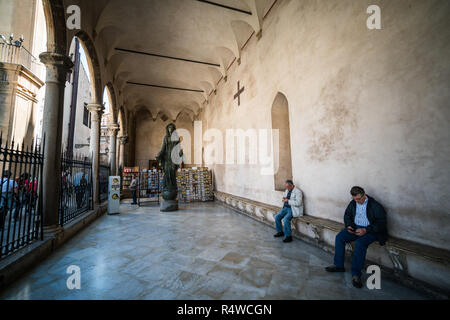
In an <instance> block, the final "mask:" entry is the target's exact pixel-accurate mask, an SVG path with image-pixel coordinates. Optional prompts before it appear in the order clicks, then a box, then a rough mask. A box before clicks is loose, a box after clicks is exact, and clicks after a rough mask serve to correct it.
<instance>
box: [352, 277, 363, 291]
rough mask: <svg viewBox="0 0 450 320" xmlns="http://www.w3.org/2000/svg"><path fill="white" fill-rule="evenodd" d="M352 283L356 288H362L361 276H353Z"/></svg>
mask: <svg viewBox="0 0 450 320" xmlns="http://www.w3.org/2000/svg"><path fill="white" fill-rule="evenodd" d="M352 284H353V286H354V287H355V288H358V289H361V288H362V287H363V284H362V281H361V277H357V276H353V277H352Z"/></svg>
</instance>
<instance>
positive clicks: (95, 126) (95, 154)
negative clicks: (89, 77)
mask: <svg viewBox="0 0 450 320" xmlns="http://www.w3.org/2000/svg"><path fill="white" fill-rule="evenodd" d="M87 107H88V109H89V111H90V113H91V138H90V153H91V155H92V177H93V180H94V181H93V189H94V195H93V197H94V204H95V205H97V204H99V190H100V189H99V182H98V177H99V162H100V124H101V119H102V114H103V110H104V107H103V106H102V105H101V104H99V103H91V104H88V106H87Z"/></svg>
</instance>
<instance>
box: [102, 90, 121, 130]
mask: <svg viewBox="0 0 450 320" xmlns="http://www.w3.org/2000/svg"><path fill="white" fill-rule="evenodd" d="M105 89H107V90H106V92H107V93H108V97H109V101H110V103H111V110H110V113H111V115H112V117H111V118H110V121H112V122H113V123H117V117H118V110H117V103H116V102H117V100H116V92H115V90H114V86H113V84H112V83H111V82H108V83H107V84H106V86H105ZM104 98H105V97H103V99H102V101H103V100H104Z"/></svg>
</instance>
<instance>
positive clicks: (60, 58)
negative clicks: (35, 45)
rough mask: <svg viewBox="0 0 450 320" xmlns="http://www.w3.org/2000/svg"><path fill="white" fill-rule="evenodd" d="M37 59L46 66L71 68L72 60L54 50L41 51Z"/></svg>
mask: <svg viewBox="0 0 450 320" xmlns="http://www.w3.org/2000/svg"><path fill="white" fill-rule="evenodd" d="M39 60H41V62H42V63H43V64H45V65H46V66H60V67H64V68H66V69H67V70H70V69H72V67H73V62H72V60H70V58H69V57H68V56H66V55H63V54H60V53H55V52H42V53H41V54H40V55H39Z"/></svg>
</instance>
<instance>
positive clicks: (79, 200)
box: [59, 153, 93, 226]
mask: <svg viewBox="0 0 450 320" xmlns="http://www.w3.org/2000/svg"><path fill="white" fill-rule="evenodd" d="M92 195H93V189H92V161H91V160H90V159H89V158H87V157H80V156H77V157H72V156H68V155H67V154H66V153H63V155H62V157H61V200H60V206H59V223H60V225H61V226H63V225H65V224H66V223H68V222H69V221H71V220H72V219H74V218H76V217H78V216H79V215H81V214H82V213H84V212H86V211H89V210H91V209H92V208H93V201H92V200H93V199H92Z"/></svg>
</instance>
